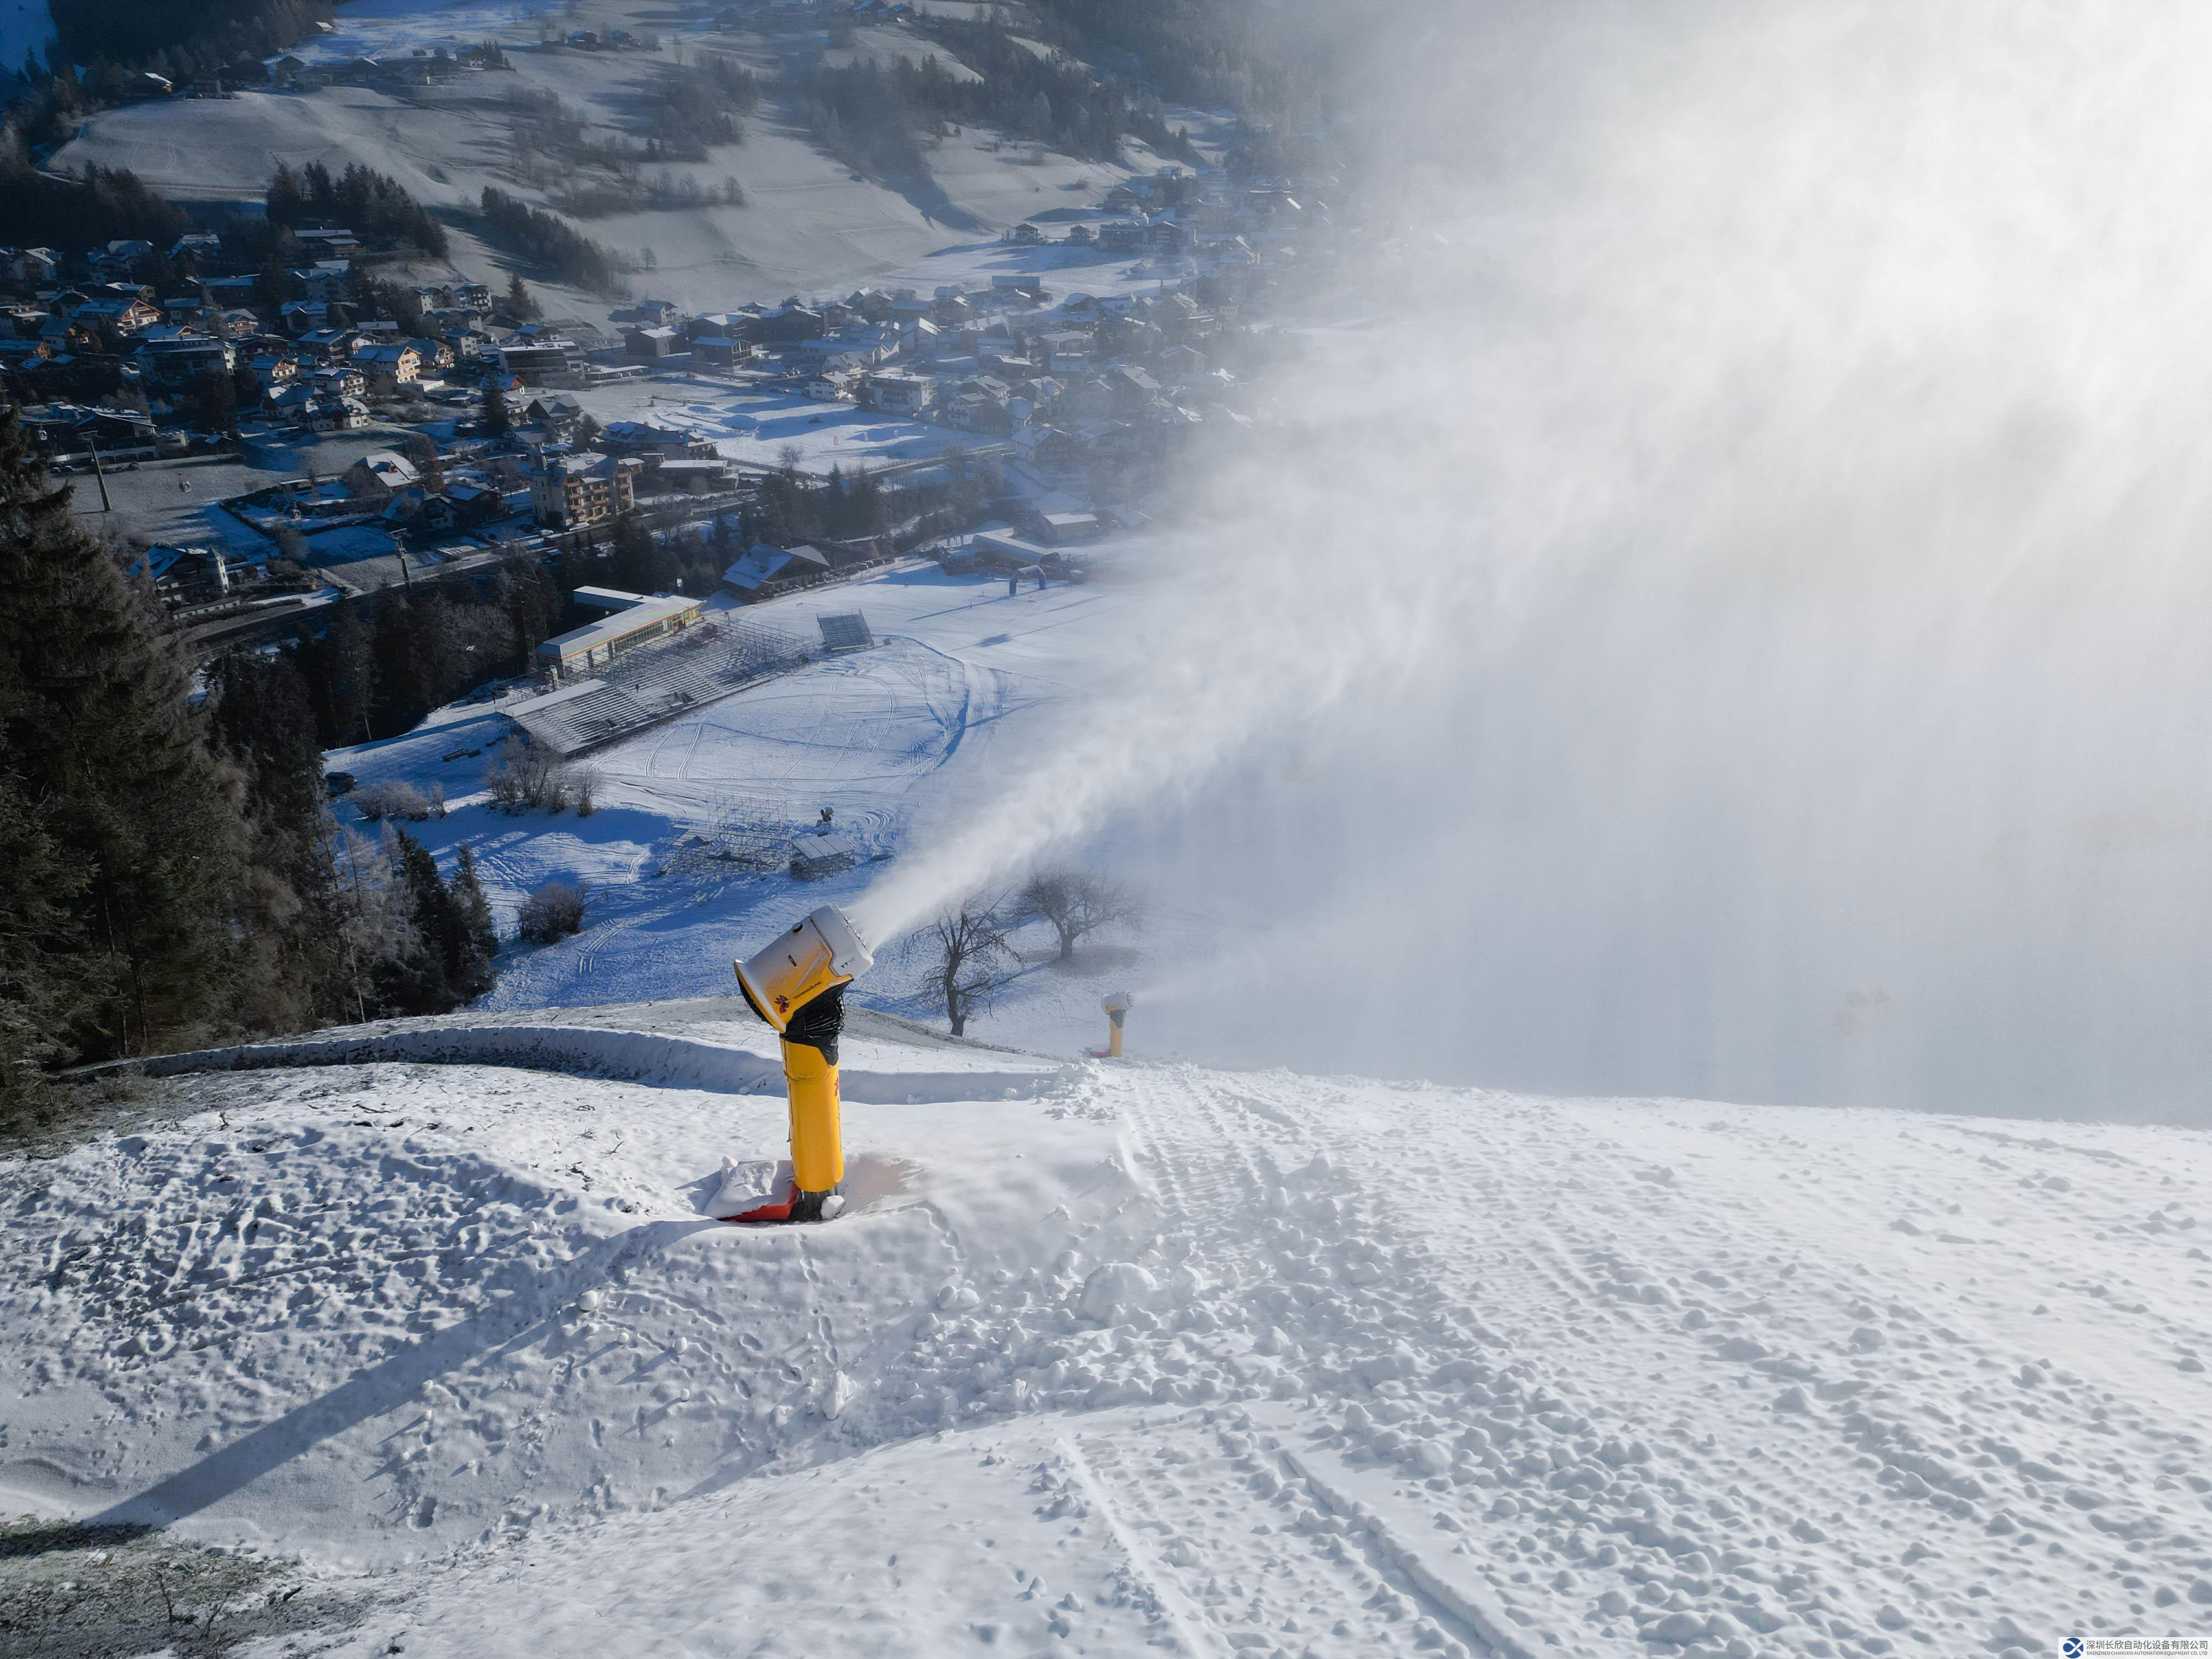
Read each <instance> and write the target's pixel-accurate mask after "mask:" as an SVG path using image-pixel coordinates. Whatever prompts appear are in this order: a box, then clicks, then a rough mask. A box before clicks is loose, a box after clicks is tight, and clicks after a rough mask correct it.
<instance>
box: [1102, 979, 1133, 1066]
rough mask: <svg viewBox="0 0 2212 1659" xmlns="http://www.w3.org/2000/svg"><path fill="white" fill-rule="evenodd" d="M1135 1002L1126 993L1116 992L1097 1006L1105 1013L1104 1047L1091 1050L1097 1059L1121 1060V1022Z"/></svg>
mask: <svg viewBox="0 0 2212 1659" xmlns="http://www.w3.org/2000/svg"><path fill="white" fill-rule="evenodd" d="M1135 1005H1136V999H1135V998H1134V997H1133V996H1131V995H1130V994H1128V993H1127V991H1116V992H1115V993H1114V994H1112V995H1110V996H1109V997H1108V998H1107V999H1106V1000H1104V1001H1103V1002H1102V1003H1100V1004H1099V1005H1098V1006H1100V1007H1102V1008H1103V1009H1104V1010H1105V1011H1106V1046H1105V1047H1104V1048H1094V1049H1092V1050H1091V1053H1092V1054H1096V1055H1097V1057H1098V1058H1099V1059H1101V1060H1119V1059H1121V1022H1122V1021H1123V1020H1124V1019H1125V1018H1127V1017H1128V1012H1129V1010H1130V1009H1131V1008H1132V1007H1133V1006H1135Z"/></svg>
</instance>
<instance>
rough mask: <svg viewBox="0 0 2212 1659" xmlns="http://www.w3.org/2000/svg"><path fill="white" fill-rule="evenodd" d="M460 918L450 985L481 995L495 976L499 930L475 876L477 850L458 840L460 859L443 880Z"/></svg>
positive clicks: (461, 991)
mask: <svg viewBox="0 0 2212 1659" xmlns="http://www.w3.org/2000/svg"><path fill="white" fill-rule="evenodd" d="M446 885H447V891H448V892H449V893H450V895H451V896H452V898H453V905H454V908H455V909H456V911H457V912H458V914H459V918H460V922H461V929H460V943H461V945H462V947H463V948H462V949H461V950H460V951H459V952H458V953H457V959H456V963H455V968H456V971H455V972H454V974H453V976H452V977H453V989H454V990H455V991H456V992H458V993H459V994H460V995H461V996H463V997H464V998H474V997H480V996H482V995H483V994H484V993H485V992H486V991H489V990H490V989H491V987H492V981H494V979H495V978H496V977H497V975H496V974H495V970H494V969H493V967H492V958H493V957H495V956H497V955H498V954H499V930H498V929H497V928H495V927H493V925H492V920H491V901H490V900H489V899H487V898H486V897H485V896H484V890H483V883H482V882H481V881H479V880H477V860H476V854H474V853H472V852H471V851H470V850H469V847H468V843H467V842H462V843H461V855H460V860H459V863H458V864H456V865H455V866H454V868H453V877H452V878H451V879H450V880H449V881H448V882H447V884H446Z"/></svg>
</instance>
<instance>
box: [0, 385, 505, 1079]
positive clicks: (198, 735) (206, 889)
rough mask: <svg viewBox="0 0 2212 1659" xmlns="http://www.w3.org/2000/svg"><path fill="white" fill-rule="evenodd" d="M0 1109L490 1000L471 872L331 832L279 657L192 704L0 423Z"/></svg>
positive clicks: (170, 642) (252, 662)
mask: <svg viewBox="0 0 2212 1659" xmlns="http://www.w3.org/2000/svg"><path fill="white" fill-rule="evenodd" d="M0 592H6V593H7V594H8V595H9V604H8V605H6V606H4V607H0V1107H5V1108H7V1109H9V1110H10V1111H11V1112H12V1111H13V1110H14V1109H15V1108H17V1107H20V1106H21V1105H22V1104H24V1103H26V1102H27V1101H31V1100H34V1099H36V1098H37V1097H40V1093H41V1085H42V1082H43V1079H44V1076H45V1073H46V1071H47V1070H48V1069H50V1068H51V1067H52V1066H57V1065H61V1064H66V1063H68V1062H70V1061H72V1060H81V1059H82V1060H100V1059H107V1058H112V1057H116V1056H121V1055H127V1054H144V1053H149V1052H155V1051H158V1050H161V1049H165V1048H176V1047H180V1046H188V1045H191V1044H193V1043H197V1042H211V1041H218V1040H222V1039H224V1038H227V1037H230V1036H237V1035H240V1034H246V1033H274V1032H281V1031H288V1030H300V1029H302V1028H303V1027H306V1026H309V1025H313V1024H319V1023H322V1022H325V1021H327V1020H329V1019H331V1018H375V1017H377V1016H379V1015H381V1014H398V1013H422V1012H433V1011H435V1010H438V1009H442V1008H447V1007H452V1006H456V1005H457V1004H458V1003H459V1002H460V1001H462V1000H465V999H467V998H470V997H472V996H476V995H478V994H482V992H483V991H484V990H485V989H487V988H489V985H490V983H491V977H492V966H491V958H492V954H493V952H494V951H495V949H496V939H495V938H494V936H493V933H492V927H491V916H490V910H489V906H488V904H487V903H486V902H485V900H484V896H483V889H482V886H481V884H480V883H479V882H478V881H477V875H476V872H475V866H474V864H473V861H472V860H471V859H470V858H468V857H467V856H464V857H463V858H462V859H461V860H460V861H459V866H458V867H457V868H456V870H455V872H454V873H453V876H452V877H451V878H441V876H440V875H439V873H438V870H437V866H436V864H435V860H432V859H431V857H430V855H429V854H428V851H427V850H426V849H424V848H422V846H421V845H420V844H419V843H418V842H414V841H413V840H412V839H411V838H410V837H408V836H405V835H404V833H403V832H401V831H398V829H392V830H391V831H389V833H388V834H387V835H386V836H385V837H384V838H383V839H382V840H380V841H378V842H369V841H367V840H364V839H362V838H360V837H357V836H340V835H339V834H338V833H337V831H336V829H335V827H334V825H333V823H332V820H331V816H330V814H329V811H328V809H327V807H326V805H325V797H324V787H323V781H322V753H321V750H322V740H321V733H320V731H319V714H318V710H317V708H316V707H315V704H314V700H313V695H312V693H311V690H310V684H309V681H308V678H307V676H306V675H305V674H303V673H302V672H301V667H300V665H299V664H298V663H297V662H296V661H295V659H293V658H292V657H290V656H289V655H287V654H282V653H279V654H275V655H264V654H261V653H246V652H239V653H231V654H229V655H227V656H225V657H223V658H222V659H218V660H217V661H216V662H215V663H214V664H212V665H210V666H209V667H208V669H207V671H206V672H205V675H204V690H205V695H204V696H202V697H199V698H198V699H197V701H195V698H194V696H193V685H192V676H191V670H190V667H189V665H187V663H186V661H185V659H184V657H183V656H182V654H181V653H180V652H179V649H178V648H177V645H176V642H175V641H174V639H173V637H172V636H171V635H168V634H167V632H166V631H165V630H164V629H163V627H162V625H161V620H160V618H159V616H158V614H157V611H156V610H155V606H154V605H153V603H152V601H151V598H150V595H149V593H148V592H146V591H145V590H144V589H143V587H140V586H134V585H133V584H132V583H131V581H129V580H127V579H126V577H125V574H124V573H123V567H122V565H121V562H119V561H118V559H117V558H116V557H115V556H114V555H113V554H112V552H110V551H109V550H107V549H106V547H104V546H102V545H101V544H100V543H98V542H96V541H94V539H93V538H91V537H90V536H89V535H88V534H87V533H86V532H85V531H84V530H83V528H82V526H79V525H78V524H77V522H76V520H75V518H74V517H73V516H72V514H71V512H70V491H69V490H68V489H67V488H65V487H63V488H57V487H55V486H54V485H53V484H52V483H50V482H49V480H48V479H47V478H46V475H45V472H44V470H43V468H42V467H41V465H40V464H39V463H38V461H37V460H36V459H35V458H33V456H32V455H31V453H30V452H29V450H28V447H27V444H26V443H25V441H24V436H23V433H22V429H21V425H20V423H19V422H18V421H17V420H16V418H15V415H14V413H13V412H12V411H8V412H5V413H0Z"/></svg>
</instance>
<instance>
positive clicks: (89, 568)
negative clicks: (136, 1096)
mask: <svg viewBox="0 0 2212 1659" xmlns="http://www.w3.org/2000/svg"><path fill="white" fill-rule="evenodd" d="M0 592H4V593H5V594H6V595H7V596H8V602H7V604H6V605H0V774H9V775H13V776H14V777H15V779H16V780H17V785H18V787H19V788H20V789H21V793H22V796H23V798H24V799H27V801H29V802H31V803H33V808H34V811H35V815H36V824H37V826H38V827H39V828H40V829H42V830H43V832H44V834H45V836H46V837H48V838H50V839H51V841H52V842H53V843H54V844H55V845H56V846H58V847H61V848H67V849H68V851H69V854H70V856H71V857H73V858H75V859H76V860H81V861H82V869H83V871H84V874H85V879H84V882H83V884H82V886H81V887H79V888H76V890H75V891H74V892H73V893H72V894H71V895H70V898H69V899H68V901H67V903H66V907H65V908H66V910H67V913H68V916H69V919H70V922H71V924H72V926H73V927H75V928H76V929H77V930H79V931H80V933H81V934H82V938H83V939H84V941H85V946H86V948H85V949H83V950H82V951H77V952H76V953H75V954H74V955H71V956H69V957H67V958H66V959H65V961H64V962H63V963H62V964H61V965H60V966H59V967H58V972H60V973H62V974H63V975H64V976H65V978H66V980H67V981H69V985H68V987H66V988H67V989H68V990H69V991H70V992H71V993H73V994H67V995H64V997H63V1000H64V1001H66V1002H69V1003H70V1004H71V1005H72V1006H76V1007H77V1008H80V1009H81V1010H82V1012H81V1013H80V1014H78V1015H76V1017H74V1018H72V1020H71V1024H70V1030H67V1031H66V1032H65V1033H64V1034H61V1039H60V1040H61V1041H62V1042H63V1043H64V1046H65V1047H67V1048H75V1049H76V1050H78V1051H79V1052H82V1053H89V1054H125V1053H132V1052H141V1053H143V1052H145V1051H147V1050H148V1049H149V1048H152V1047H154V1046H155V1044H156V1043H161V1042H173V1041H182V1040H190V1039H191V1038H193V1037H196V1036H201V1035H204V1034H205V1033H207V1032H209V1031H210V1030H216V1029H220V1028H221V1027H222V1025H223V1024H224V1021H225V1016H226V1014H227V1011H228V1006H229V1005H230V1002H231V1000H232V992H233V987H234V971H233V961H234V949H233V946H234V939H235V929H236V928H237V927H239V926H240V925H242V918H241V917H240V914H239V909H238V904H237V900H238V896H239V895H240V890H241V888H242V885H243V881H244V875H245V850H246V839H247V837H246V825H245V822H244V819H243V817H241V815H240V811H239V810H238V805H237V800H236V795H237V793H238V781H237V780H236V779H235V778H234V777H228V778H227V777H226V775H225V774H224V770H223V769H222V768H221V767H219V766H218V764H217V763H216V760H215V758H214V757H212V756H211V755H210V753H209V751H208V750H207V748H206V747H205V745H204V743H203V742H202V733H201V730H200V726H199V722H198V720H197V718H196V717H195V715H194V714H193V712H192V710H191V707H190V704H189V702H188V700H187V694H188V693H189V691H190V690H191V683H190V678H189V675H188V672H187V671H186V669H185V665H184V663H183V661H182V660H181V659H180V658H179V656H178V654H177V653H176V651H175V650H174V648H173V645H172V642H171V641H169V639H168V638H167V636H166V635H164V634H163V633H162V632H161V629H160V627H159V624H158V623H157V622H156V619H155V614H154V611H153V609H152V607H151V605H150V604H149V602H148V599H147V597H146V596H145V595H144V594H143V592H140V591H138V590H136V589H134V588H133V587H131V585H130V584H129V583H128V582H127V581H126V580H125V577H124V575H123V572H122V567H121V565H120V564H119V563H118V561H117V560H116V559H115V557H114V556H112V554H111V553H110V552H109V551H108V550H106V548H105V547H102V546H101V545H100V544H98V543H97V542H94V540H93V539H92V538H90V537H89V536H88V535H87V534H86V533H85V532H84V531H83V530H82V528H81V527H80V526H78V525H77V524H76V521H75V520H74V519H73V518H72V517H71V516H70V494H69V491H68V490H67V489H52V488H51V487H49V485H48V483H47V482H46V476H45V472H44V470H43V469H42V468H41V467H40V465H38V464H37V463H35V462H34V461H33V459H31V457H30V454H29V453H28V451H27V447H26V446H25V443H24V439H23V434H22V430H21V426H20V425H19V424H18V422H17V421H16V418H15V414H14V412H13V411H12V410H10V411H8V412H6V413H4V414H0Z"/></svg>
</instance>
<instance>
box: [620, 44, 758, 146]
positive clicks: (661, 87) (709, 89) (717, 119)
mask: <svg viewBox="0 0 2212 1659" xmlns="http://www.w3.org/2000/svg"><path fill="white" fill-rule="evenodd" d="M647 100H648V103H647V111H648V113H647V121H646V135H647V139H648V141H649V142H650V143H653V145H654V146H655V147H656V150H655V153H656V154H657V155H659V157H660V158H661V159H663V160H666V161H705V160H706V159H707V147H708V145H710V144H740V143H744V137H745V125H744V118H745V117H746V116H748V115H750V114H751V113H752V112H753V111H754V110H756V109H757V108H758V107H759V106H760V100H761V83H760V77H759V76H757V75H755V74H754V73H753V72H752V71H751V70H749V69H746V68H744V66H743V65H742V64H736V63H732V61H731V60H730V59H728V58H721V57H714V56H710V57H708V58H703V59H702V60H701V61H700V62H698V63H696V64H679V65H677V66H675V67H672V68H671V69H668V70H665V71H664V72H663V73H662V75H661V76H660V78H659V80H658V81H656V82H654V83H653V86H652V87H651V88H650V89H649V90H648V92H647Z"/></svg>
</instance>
